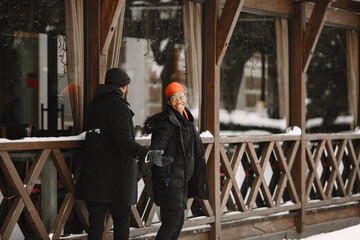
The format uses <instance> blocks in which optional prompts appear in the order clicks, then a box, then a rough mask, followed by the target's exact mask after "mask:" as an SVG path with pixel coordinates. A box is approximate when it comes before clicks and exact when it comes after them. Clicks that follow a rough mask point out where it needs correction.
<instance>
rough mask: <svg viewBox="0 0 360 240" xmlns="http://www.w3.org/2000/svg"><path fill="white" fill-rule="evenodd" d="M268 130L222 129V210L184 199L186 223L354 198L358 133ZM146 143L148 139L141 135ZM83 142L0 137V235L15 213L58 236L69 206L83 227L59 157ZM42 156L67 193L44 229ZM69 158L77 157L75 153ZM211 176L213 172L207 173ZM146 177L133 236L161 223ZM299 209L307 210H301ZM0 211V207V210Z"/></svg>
mask: <svg viewBox="0 0 360 240" xmlns="http://www.w3.org/2000/svg"><path fill="white" fill-rule="evenodd" d="M301 139H302V138H301V136H300V135H286V134H279V135H269V136H251V137H249V136H246V137H221V139H220V171H221V172H220V178H221V179H220V183H221V184H220V185H221V189H220V190H221V191H219V194H220V199H221V201H220V204H219V206H217V207H218V208H220V213H221V216H215V212H216V211H215V209H213V208H212V207H211V204H210V202H209V201H207V200H206V201H204V200H198V199H189V200H188V209H187V210H186V212H185V216H186V221H185V224H184V227H190V226H197V227H201V226H208V224H212V223H214V222H215V218H216V217H219V218H221V222H222V223H225V222H229V221H237V220H239V221H240V220H242V219H245V218H249V217H266V216H267V215H270V214H276V213H284V212H294V211H295V212H296V211H297V210H301V208H306V209H311V208H318V207H326V206H328V205H332V206H334V205H337V204H339V205H340V204H343V203H346V202H351V201H359V200H360V169H359V165H360V135H358V134H317V135H306V136H305V138H303V139H305V140H301ZM301 141H303V142H304V143H305V144H303V146H304V148H305V152H306V154H305V156H306V157H305V159H303V161H305V162H306V173H305V176H306V177H305V181H306V182H305V184H304V185H305V191H304V192H305V199H306V203H305V204H302V202H301V198H300V196H299V195H298V191H297V189H296V187H295V186H297V184H296V182H295V179H294V178H293V172H294V171H298V169H294V167H293V166H294V162H295V161H296V155H297V152H298V151H299V149H300V146H301V144H300V143H301ZM138 142H139V143H140V144H142V145H149V143H150V140H149V139H139V140H138ZM203 143H204V146H205V155H206V156H205V157H206V161H208V159H209V156H210V154H211V152H212V149H213V146H214V140H213V138H203ZM82 147H83V141H48V142H47V141H43V142H16V141H14V142H13V141H9V142H2V143H1V144H0V158H1V159H0V160H1V162H0V167H1V169H2V171H3V174H4V176H5V178H6V180H7V182H8V184H9V185H10V188H11V190H12V191H13V194H14V198H13V199H12V200H11V204H10V205H8V203H9V200H6V199H4V200H3V201H2V203H1V206H2V207H1V209H3V205H8V206H9V207H8V208H7V210H8V211H7V215H6V217H4V218H3V219H2V225H1V228H0V234H1V239H9V237H10V235H11V232H12V231H13V229H14V227H15V224H16V222H17V221H18V220H19V217H20V214H21V213H22V212H24V213H25V216H26V219H27V221H28V223H29V224H30V226H31V229H32V230H33V232H34V234H35V235H36V237H37V238H39V239H50V238H52V239H58V238H59V237H60V234H61V232H62V230H63V229H64V225H65V223H66V221H67V219H68V217H69V214H70V212H71V210H73V209H74V210H75V211H76V213H77V215H78V216H79V218H80V220H81V223H82V225H83V227H84V229H85V231H86V230H87V229H88V221H87V211H86V209H85V207H84V203H83V202H82V201H78V200H75V198H74V189H75V184H76V179H77V177H78V171H79V170H80V168H76V169H75V170H76V171H73V169H72V170H70V167H69V165H68V163H67V162H66V160H65V159H64V157H63V153H64V152H68V151H69V150H71V151H74V150H76V149H81V148H82ZM24 151H31V152H32V153H33V154H34V153H35V154H34V158H33V159H32V160H31V162H32V163H31V165H30V167H29V169H28V171H27V173H26V174H25V176H24V177H23V178H21V175H19V173H18V171H17V170H16V169H15V167H14V164H13V161H14V159H12V156H17V155H16V153H21V152H24ZM48 158H51V160H52V161H53V163H54V165H55V167H56V170H57V172H58V175H59V178H60V180H61V181H62V183H63V184H64V189H65V192H66V194H65V197H64V200H63V201H62V204H61V206H60V207H59V210H58V214H57V217H56V219H55V222H54V224H53V226H52V227H51V229H50V230H48V231H47V230H46V229H45V227H44V224H43V222H42V219H41V218H40V217H39V214H38V213H37V211H36V209H35V207H34V204H33V203H32V202H31V199H30V194H31V191H32V189H33V188H34V186H35V181H36V180H37V179H38V178H39V177H40V173H41V171H42V169H43V167H44V164H45V162H46V160H47V159H48ZM73 158H74V161H81V159H80V158H81V157H79V156H78V155H76V156H75V155H74V156H73ZM208 177H209V178H211V177H213V176H210V175H209V176H208ZM149 179H150V178H149V177H145V178H144V179H142V180H140V182H139V184H138V186H139V196H138V204H137V205H136V206H132V209H131V210H132V216H131V217H132V218H131V219H132V221H131V225H132V228H131V231H130V235H131V236H132V237H136V236H141V235H144V234H149V233H155V232H156V231H157V230H158V228H159V224H158V223H159V216H158V208H157V206H156V205H155V204H154V203H153V201H152V197H151V189H150V190H149V189H148V187H147V181H149ZM306 209H305V210H306ZM0 216H1V214H0ZM111 227H112V220H111V218H108V220H107V223H106V231H107V232H108V233H107V234H106V236H111V233H109V232H110V230H111Z"/></svg>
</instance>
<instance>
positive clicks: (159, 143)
mask: <svg viewBox="0 0 360 240" xmlns="http://www.w3.org/2000/svg"><path fill="white" fill-rule="evenodd" d="M174 131H175V129H174V127H173V126H172V124H171V123H170V122H169V121H167V120H164V121H162V122H161V123H158V124H157V125H156V127H155V129H154V130H153V133H152V135H151V145H150V149H153V150H165V149H166V148H167V146H168V145H169V141H170V139H171V136H172V134H173V133H174Z"/></svg>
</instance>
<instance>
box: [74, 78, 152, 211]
mask: <svg viewBox="0 0 360 240" xmlns="http://www.w3.org/2000/svg"><path fill="white" fill-rule="evenodd" d="M122 95H123V94H122V92H121V91H120V90H119V88H117V87H115V86H112V85H107V84H104V85H99V86H98V88H97V89H96V91H95V94H94V99H93V101H92V103H91V104H90V106H89V107H88V109H87V112H86V123H85V130H87V134H86V138H85V154H84V160H83V166H82V172H81V175H80V179H79V183H78V184H77V198H79V199H83V200H88V201H97V202H106V203H110V202H117V203H121V204H124V205H125V204H126V205H130V204H135V203H136V197H137V176H136V175H137V169H136V159H135V158H137V159H144V157H145V155H146V153H147V152H148V151H149V149H147V148H145V147H143V146H140V145H139V144H137V143H136V142H135V137H134V128H133V120H132V117H133V115H134V114H133V112H132V111H131V110H130V108H129V104H128V103H127V101H126V100H124V99H123V98H122Z"/></svg>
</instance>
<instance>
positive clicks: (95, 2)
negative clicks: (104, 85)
mask: <svg viewBox="0 0 360 240" xmlns="http://www.w3.org/2000/svg"><path fill="white" fill-rule="evenodd" d="M88 6H89V10H88V12H89V13H88V14H89V16H88V19H89V21H88V42H89V46H88V56H89V57H88V59H89V80H88V84H89V91H90V100H92V99H93V97H94V92H95V89H96V87H97V86H98V85H99V82H100V54H101V52H100V29H101V24H100V0H89V1H88Z"/></svg>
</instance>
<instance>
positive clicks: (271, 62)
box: [220, 12, 289, 135]
mask: <svg viewBox="0 0 360 240" xmlns="http://www.w3.org/2000/svg"><path fill="white" fill-rule="evenodd" d="M279 44H280V46H281V47H277V45H279ZM287 46H288V24H287V20H286V19H280V18H275V17H268V16H262V15H257V14H251V13H246V12H241V14H240V17H239V19H238V22H237V24H236V27H235V29H234V33H233V35H232V37H231V40H230V43H229V46H228V49H227V51H226V54H225V56H224V60H223V63H222V65H221V77H220V78H221V104H220V124H221V126H220V129H221V134H222V135H235V134H239V133H240V134H270V133H279V132H284V131H285V129H286V126H287V123H286V121H287V119H288V117H287V116H288V105H287V104H288V93H287V92H288V77H289V65H288V62H289V61H288V58H289V54H288V47H287Z"/></svg>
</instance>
